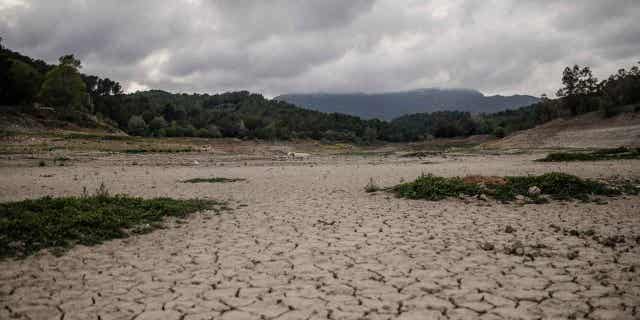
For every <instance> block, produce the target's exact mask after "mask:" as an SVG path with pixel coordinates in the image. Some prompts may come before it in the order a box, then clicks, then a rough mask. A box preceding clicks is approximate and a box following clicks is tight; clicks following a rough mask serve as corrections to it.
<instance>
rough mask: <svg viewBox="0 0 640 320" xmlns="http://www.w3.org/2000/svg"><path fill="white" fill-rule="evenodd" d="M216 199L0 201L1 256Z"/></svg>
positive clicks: (67, 243) (151, 222) (114, 230)
mask: <svg viewBox="0 0 640 320" xmlns="http://www.w3.org/2000/svg"><path fill="white" fill-rule="evenodd" d="M218 205H220V203H218V202H215V201H209V200H175V199H169V198H156V199H142V198H134V197H128V196H120V195H119V196H109V195H106V193H104V192H103V193H102V194H98V195H95V196H88V197H64V198H50V197H45V198H40V199H36V200H24V201H18V202H9V203H0V257H11V256H26V255H29V254H32V253H34V252H37V251H38V250H40V249H45V248H56V249H60V248H62V249H65V248H69V247H72V246H73V245H75V244H82V245H95V244H99V243H101V242H103V241H105V240H109V239H114V238H123V237H126V236H127V235H128V234H129V233H131V232H140V233H141V232H148V231H150V230H152V229H155V228H158V227H161V226H162V224H161V221H162V219H163V218H164V217H185V216H186V215H188V214H190V213H193V212H197V211H202V210H206V209H215V208H216V206H218Z"/></svg>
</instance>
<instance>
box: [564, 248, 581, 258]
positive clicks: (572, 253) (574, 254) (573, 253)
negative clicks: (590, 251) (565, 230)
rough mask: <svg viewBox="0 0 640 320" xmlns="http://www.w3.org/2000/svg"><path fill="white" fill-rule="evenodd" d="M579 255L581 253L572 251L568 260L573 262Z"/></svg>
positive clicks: (568, 255)
mask: <svg viewBox="0 0 640 320" xmlns="http://www.w3.org/2000/svg"><path fill="white" fill-rule="evenodd" d="M578 255H580V252H579V251H578V250H574V251H571V252H569V253H567V259H569V260H573V259H575V258H577V257H578Z"/></svg>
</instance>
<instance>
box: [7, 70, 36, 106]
mask: <svg viewBox="0 0 640 320" xmlns="http://www.w3.org/2000/svg"><path fill="white" fill-rule="evenodd" d="M9 81H10V90H11V91H12V95H13V96H14V99H15V101H14V102H15V103H25V104H26V103H31V102H33V101H34V100H35V99H36V96H37V95H38V90H39V89H40V85H41V84H42V74H41V73H40V72H38V70H36V69H35V68H33V67H32V66H30V65H28V64H26V63H24V62H22V61H19V60H12V61H11V67H10V68H9Z"/></svg>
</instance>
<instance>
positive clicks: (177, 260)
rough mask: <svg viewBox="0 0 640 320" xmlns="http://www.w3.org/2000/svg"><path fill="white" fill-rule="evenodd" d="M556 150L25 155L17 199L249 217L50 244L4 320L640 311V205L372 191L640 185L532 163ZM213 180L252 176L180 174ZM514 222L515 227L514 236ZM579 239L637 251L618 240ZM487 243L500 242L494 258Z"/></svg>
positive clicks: (616, 170) (20, 271)
mask: <svg viewBox="0 0 640 320" xmlns="http://www.w3.org/2000/svg"><path fill="white" fill-rule="evenodd" d="M540 156H541V155H504V156H490V155H476V156H453V157H452V156H449V157H447V158H441V157H435V158H430V159H426V160H429V161H428V164H423V162H425V159H422V160H418V159H402V160H401V159H399V158H394V157H388V158H384V157H342V156H322V157H314V158H312V159H308V160H305V161H284V162H280V161H270V160H269V159H265V158H263V159H258V158H256V159H253V158H251V157H245V158H242V157H236V158H229V157H226V156H224V155H218V156H213V155H208V154H205V155H203V154H195V155H194V154H184V155H139V156H122V155H110V156H101V157H91V156H84V157H83V156H81V155H80V156H78V158H79V159H82V160H81V161H80V160H78V161H75V162H74V161H72V162H71V164H70V166H65V167H58V166H56V167H35V166H34V165H35V164H34V160H33V159H28V157H24V158H20V157H17V156H11V157H7V158H5V159H4V160H2V161H0V177H2V179H1V182H0V200H1V201H10V200H18V199H24V198H34V197H39V196H44V195H56V196H61V195H79V194H81V192H82V190H83V188H84V187H86V188H87V189H89V190H93V189H95V188H96V187H97V185H98V184H100V183H101V182H104V183H105V184H106V185H107V186H108V188H109V189H110V190H111V191H112V192H115V193H127V194H131V195H137V196H143V197H156V196H171V197H175V198H193V197H200V198H207V197H209V198H213V199H223V200H225V199H226V200H229V201H230V206H231V207H233V208H234V210H233V211H232V212H229V213H224V214H221V215H215V214H213V213H210V212H203V213H200V214H196V215H194V216H192V217H191V218H190V219H189V220H188V223H186V224H176V223H169V224H168V228H167V229H162V230H157V231H154V232H153V233H151V234H147V235H141V236H135V237H131V238H128V239H123V240H114V241H110V242H108V243H105V244H103V245H99V246H95V247H76V248H74V249H72V250H70V251H69V252H67V253H66V254H64V255H63V256H61V257H54V256H53V255H51V254H48V253H46V252H43V253H41V254H38V255H36V256H32V257H29V258H26V259H24V260H17V261H16V260H9V261H2V262H0V319H9V318H12V317H15V318H17V319H65V320H68V319H188V320H191V319H438V318H441V319H541V318H545V319H546V318H556V319H569V318H575V319H637V318H639V317H640V276H639V272H640V243H638V241H640V238H639V236H640V214H639V211H640V210H639V208H640V198H638V197H637V196H633V197H632V196H630V197H623V198H619V199H617V200H608V203H607V204H606V205H597V204H593V203H578V202H565V203H557V202H556V203H551V204H545V205H524V206H521V205H516V204H500V203H496V202H482V201H479V200H468V201H465V200H459V199H451V200H446V201H442V202H426V201H411V200H404V199H396V198H394V197H392V196H390V195H388V194H385V193H374V194H367V193H365V192H364V191H363V187H364V186H365V185H366V183H367V182H368V181H369V179H370V178H374V180H375V181H376V182H377V183H378V184H381V185H392V184H395V183H398V182H399V181H400V180H401V179H404V180H410V179H413V178H415V177H416V176H417V175H419V174H420V173H422V172H428V173H434V174H439V175H446V176H454V175H458V176H464V175H470V174H482V175H524V174H533V173H543V172H549V171H562V172H567V173H572V174H577V175H579V176H581V177H591V178H600V177H611V176H614V175H620V176H625V177H635V178H639V177H640V161H637V160H631V161H618V162H588V163H580V164H575V163H571V164H550V163H536V162H533V161H532V160H533V159H535V158H538V157H540ZM16 163H18V164H16ZM20 163H22V164H24V165H21V164H20ZM134 163H136V164H137V165H132V164H134ZM211 176H219V177H228V178H245V179H247V180H246V181H244V182H235V183H228V184H183V183H180V182H179V181H180V180H184V179H188V178H196V177H211ZM507 225H509V226H511V227H513V229H515V231H514V232H511V233H507V232H505V228H506V226H507ZM562 229H565V231H563V230H562ZM570 230H577V231H586V230H593V232H594V233H595V235H597V236H599V237H600V238H601V239H605V238H607V237H610V236H622V237H623V239H624V242H623V243H618V244H617V245H615V246H613V247H611V246H606V245H604V244H603V243H602V242H598V241H596V240H594V239H593V238H592V237H584V236H575V233H572V232H571V231H570ZM572 234H574V235H572ZM517 241H521V243H522V244H523V246H522V249H521V252H518V254H515V255H514V254H506V253H505V251H504V250H503V248H504V247H510V246H513V245H514V244H516V243H517ZM485 243H490V244H492V245H493V246H494V249H493V250H484V249H481V246H483V244H485ZM605 244H606V243H605ZM483 247H485V249H488V248H487V247H486V245H485V246H483ZM520 253H522V254H523V255H519V254H520Z"/></svg>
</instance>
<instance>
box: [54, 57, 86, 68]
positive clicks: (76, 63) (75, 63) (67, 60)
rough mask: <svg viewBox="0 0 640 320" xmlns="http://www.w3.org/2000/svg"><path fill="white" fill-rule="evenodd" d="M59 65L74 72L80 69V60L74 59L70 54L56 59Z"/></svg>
mask: <svg viewBox="0 0 640 320" xmlns="http://www.w3.org/2000/svg"><path fill="white" fill-rule="evenodd" d="M58 62H60V65H65V66H70V67H72V68H74V69H76V70H78V69H81V68H82V63H81V62H80V60H78V59H76V57H74V56H73V55H72V54H67V55H64V56H62V57H60V58H59V59H58Z"/></svg>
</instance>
